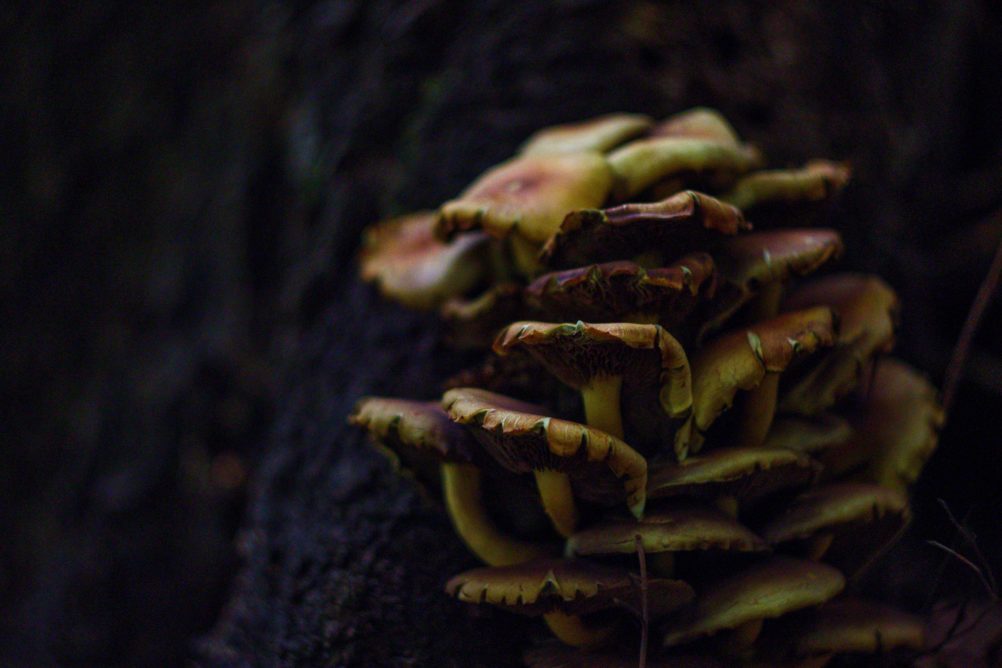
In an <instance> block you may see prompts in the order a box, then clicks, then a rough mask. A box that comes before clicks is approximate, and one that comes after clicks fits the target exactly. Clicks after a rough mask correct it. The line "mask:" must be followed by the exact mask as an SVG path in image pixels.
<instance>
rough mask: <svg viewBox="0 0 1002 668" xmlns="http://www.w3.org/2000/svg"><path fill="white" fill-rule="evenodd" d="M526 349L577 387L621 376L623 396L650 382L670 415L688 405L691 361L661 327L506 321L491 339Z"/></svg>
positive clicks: (499, 345)
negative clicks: (599, 379) (510, 322)
mask: <svg viewBox="0 0 1002 668" xmlns="http://www.w3.org/2000/svg"><path fill="white" fill-rule="evenodd" d="M512 350H527V351H528V352H529V353H531V354H532V355H533V356H534V357H535V358H536V359H537V360H539V362H540V363H541V364H543V365H544V366H545V367H546V368H548V369H549V370H550V371H551V372H552V373H553V374H554V375H555V376H557V377H558V378H560V380H561V381H563V382H564V383H566V384H568V385H570V386H571V387H573V388H575V389H580V388H582V387H585V386H587V385H588V384H589V383H590V382H592V380H593V379H595V378H602V377H608V376H622V377H623V385H624V395H626V396H630V395H635V394H639V393H640V392H639V391H631V389H630V388H631V387H633V388H637V389H638V390H639V388H642V387H645V386H650V387H654V388H657V389H656V393H657V395H658V397H659V401H660V404H661V407H662V409H663V410H664V412H665V413H666V414H667V415H669V416H671V417H679V416H683V415H685V414H687V413H688V411H689V409H690V408H691V406H692V389H691V385H690V383H691V381H690V374H689V360H688V358H687V357H686V355H685V350H683V348H682V345H681V344H680V343H679V342H678V340H676V339H675V337H673V336H672V335H671V334H669V333H668V332H667V330H665V329H664V328H663V327H661V326H660V325H642V324H635V323H628V322H624V323H605V324H601V323H600V324H588V323H584V322H581V321H578V322H577V323H575V324H570V323H564V324H557V323H549V322H532V321H523V322H515V323H512V324H511V325H508V327H507V328H505V329H504V331H502V332H501V333H500V334H498V337H497V339H495V341H494V352H495V353H497V354H498V355H505V354H507V353H508V352H510V351H512Z"/></svg>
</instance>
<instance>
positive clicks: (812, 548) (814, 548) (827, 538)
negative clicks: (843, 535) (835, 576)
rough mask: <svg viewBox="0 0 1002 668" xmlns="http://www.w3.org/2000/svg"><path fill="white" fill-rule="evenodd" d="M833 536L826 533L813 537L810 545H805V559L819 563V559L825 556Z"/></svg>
mask: <svg viewBox="0 0 1002 668" xmlns="http://www.w3.org/2000/svg"><path fill="white" fill-rule="evenodd" d="M834 538H835V534H831V533H826V534H822V535H820V536H815V537H814V538H812V539H811V541H810V543H808V545H807V558H808V559H810V560H811V561H821V557H823V556H825V553H826V552H827V551H828V548H829V547H831V546H832V540H834Z"/></svg>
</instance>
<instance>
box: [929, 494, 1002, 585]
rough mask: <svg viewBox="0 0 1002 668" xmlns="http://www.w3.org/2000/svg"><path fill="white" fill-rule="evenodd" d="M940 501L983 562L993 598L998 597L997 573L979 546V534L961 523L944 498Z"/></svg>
mask: <svg viewBox="0 0 1002 668" xmlns="http://www.w3.org/2000/svg"><path fill="white" fill-rule="evenodd" d="M938 501H939V505H941V506H942V507H943V510H944V511H946V516H947V518H949V520H950V523H951V524H953V526H954V527H955V528H956V529H957V531H958V532H959V533H960V535H961V537H963V539H964V540H965V541H967V544H968V545H970V546H971V549H972V550H974V556H975V557H977V559H978V561H979V562H981V569H982V571H983V572H984V574H985V577H986V578H987V579H988V584H990V585H991V591H992V594H994V596H993V598H995V599H998V591H999V588H998V583H997V582H996V581H995V574H994V573H993V572H992V565H991V563H990V562H989V561H988V559H987V558H986V557H985V553H984V552H982V551H981V548H980V547H979V546H978V538H977V536H975V535H974V533H973V532H972V531H971V530H970V529H968V528H967V523H966V522H964V523H961V522H959V521H957V518H956V516H955V515H954V514H953V511H951V510H950V506H949V505H947V503H946V501H944V500H943V499H938Z"/></svg>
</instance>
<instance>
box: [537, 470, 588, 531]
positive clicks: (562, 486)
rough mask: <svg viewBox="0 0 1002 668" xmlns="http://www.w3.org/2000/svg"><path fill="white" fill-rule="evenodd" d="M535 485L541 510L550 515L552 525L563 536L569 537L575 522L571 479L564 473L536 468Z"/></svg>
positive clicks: (575, 513) (575, 510)
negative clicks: (537, 489) (540, 502)
mask: <svg viewBox="0 0 1002 668" xmlns="http://www.w3.org/2000/svg"><path fill="white" fill-rule="evenodd" d="M535 474H536V487H538V488H539V496H540V499H541V500H542V502H543V510H545V511H546V514H547V515H549V516H550V521H552V522H553V527H554V528H555V529H556V530H557V532H558V533H559V534H560V535H561V536H563V537H564V538H570V537H571V535H572V534H573V533H574V526H575V525H576V524H577V514H578V513H577V508H576V507H575V505H574V495H573V493H572V492H571V479H570V478H569V477H568V476H567V474H566V473H561V472H560V471H553V470H549V469H546V470H537V471H536V472H535Z"/></svg>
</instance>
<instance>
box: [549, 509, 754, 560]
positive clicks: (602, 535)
mask: <svg viewBox="0 0 1002 668" xmlns="http://www.w3.org/2000/svg"><path fill="white" fill-rule="evenodd" d="M638 536H639V537H640V540H641V543H642V545H643V548H644V551H645V552H647V553H648V554H656V553H659V552H692V551H699V550H722V551H733V552H764V551H767V550H768V549H769V546H768V544H767V543H766V542H765V541H764V540H762V539H761V538H759V537H758V536H756V535H755V534H754V533H753V532H752V531H751V530H750V529H748V528H746V527H744V526H742V525H741V524H739V523H738V522H737V521H736V520H734V519H733V518H731V517H730V516H728V515H726V514H724V513H723V512H721V511H719V510H716V509H715V508H706V507H698V506H686V507H679V508H671V509H663V510H659V511H657V512H652V513H647V514H646V515H645V516H644V519H642V520H640V521H629V520H612V521H607V522H603V523H602V524H599V525H596V526H593V527H591V528H589V529H585V530H583V531H579V532H577V533H576V534H574V535H573V536H571V537H570V539H568V541H567V552H568V554H575V555H589V554H632V553H634V552H636V551H637V542H636V540H637V537H638Z"/></svg>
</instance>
